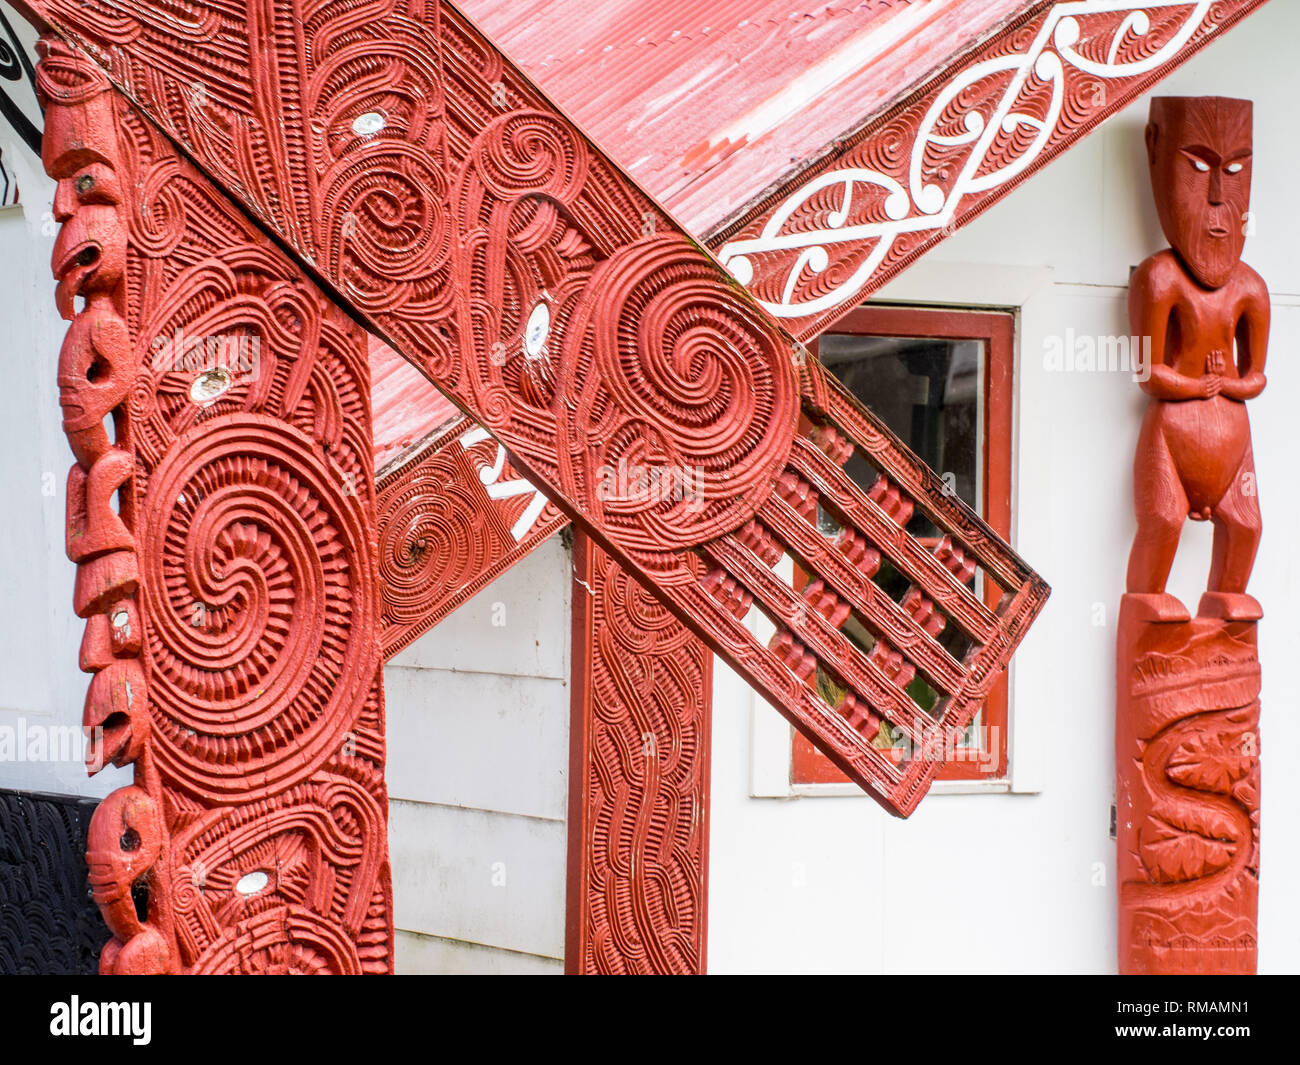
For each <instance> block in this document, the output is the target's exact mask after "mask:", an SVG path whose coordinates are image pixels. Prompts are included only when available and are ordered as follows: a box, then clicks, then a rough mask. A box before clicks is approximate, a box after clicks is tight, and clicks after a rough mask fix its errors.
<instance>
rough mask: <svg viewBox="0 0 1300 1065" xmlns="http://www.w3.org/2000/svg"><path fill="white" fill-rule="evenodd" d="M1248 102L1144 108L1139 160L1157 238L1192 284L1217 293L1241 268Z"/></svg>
mask: <svg viewBox="0 0 1300 1065" xmlns="http://www.w3.org/2000/svg"><path fill="white" fill-rule="evenodd" d="M1251 110H1252V109H1251V102H1250V101H1249V100H1230V99H1225V98H1223V97H1218V96H1202V97H1197V96H1158V97H1156V98H1154V99H1153V100H1152V101H1151V121H1150V124H1149V125H1148V126H1147V131H1146V139H1147V158H1148V160H1149V161H1150V164H1151V185H1152V188H1153V190H1154V191H1155V198H1156V211H1157V212H1158V214H1159V215H1160V227H1161V229H1163V230H1164V232H1165V237H1166V239H1167V240H1168V241H1169V243H1170V244H1171V245H1172V246H1173V249H1174V251H1176V252H1177V253H1178V256H1179V258H1181V259H1182V261H1183V263H1184V265H1186V267H1187V269H1188V270H1190V271H1191V273H1192V276H1193V277H1195V278H1196V280H1197V281H1199V282H1200V283H1201V284H1202V285H1204V286H1205V287H1206V288H1219V287H1220V286H1222V285H1223V284H1224V283H1225V282H1226V281H1227V280H1228V278H1229V277H1230V276H1231V275H1232V271H1233V270H1234V269H1235V268H1236V266H1237V263H1239V262H1240V261H1241V251H1242V247H1243V246H1244V244H1245V243H1246V227H1247V216H1248V212H1249V210H1250V172H1251V165H1250V164H1251V146H1252V137H1251Z"/></svg>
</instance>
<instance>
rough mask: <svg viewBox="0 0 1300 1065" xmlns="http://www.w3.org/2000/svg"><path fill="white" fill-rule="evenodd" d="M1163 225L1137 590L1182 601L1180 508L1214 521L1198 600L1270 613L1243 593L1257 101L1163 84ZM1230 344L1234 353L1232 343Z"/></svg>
mask: <svg viewBox="0 0 1300 1065" xmlns="http://www.w3.org/2000/svg"><path fill="white" fill-rule="evenodd" d="M1146 141H1147V154H1148V158H1149V161H1150V164H1151V182H1152V186H1153V188H1154V190H1155V200H1156V209H1157V211H1158V213H1159V215H1160V225H1161V228H1162V229H1163V230H1164V232H1165V236H1166V237H1167V238H1168V240H1169V243H1170V244H1171V245H1172V247H1171V248H1167V249H1165V250H1164V251H1161V252H1157V253H1156V254H1155V255H1153V256H1151V257H1150V258H1149V259H1147V260H1146V261H1145V262H1144V263H1142V265H1141V266H1139V267H1138V268H1137V271H1136V272H1135V273H1134V275H1133V278H1132V283H1131V287H1130V290H1129V319H1130V323H1131V325H1132V329H1133V332H1134V334H1135V335H1137V336H1142V337H1150V338H1151V374H1150V377H1149V379H1148V380H1146V381H1145V382H1143V385H1142V388H1143V390H1144V391H1145V392H1146V393H1147V394H1148V395H1149V396H1150V397H1151V399H1150V402H1149V403H1148V405H1147V413H1146V418H1145V420H1144V421H1143V423H1142V432H1141V436H1140V438H1139V440H1138V449H1137V460H1136V463H1135V478H1134V489H1135V499H1136V504H1137V517H1138V531H1137V537H1136V539H1135V540H1134V543H1133V553H1132V555H1131V556H1130V559H1129V567H1128V590H1129V592H1130V593H1138V594H1141V595H1142V596H1144V597H1145V598H1144V602H1145V605H1146V606H1147V608H1148V610H1149V613H1150V614H1151V616H1153V617H1156V618H1160V619H1162V620H1171V621H1172V620H1180V619H1185V618H1186V617H1187V611H1186V610H1185V609H1184V608H1183V606H1182V604H1181V603H1179V602H1178V601H1177V600H1176V599H1175V598H1174V597H1173V596H1170V595H1167V594H1166V593H1165V582H1166V581H1167V580H1168V578H1169V570H1170V567H1172V565H1173V561H1174V553H1175V552H1176V551H1177V549H1178V538H1179V534H1180V533H1181V531H1182V524H1183V519H1184V518H1192V519H1193V520H1197V521H1205V520H1207V519H1208V520H1211V521H1213V522H1214V560H1213V563H1212V566H1211V570H1210V580H1209V586H1208V591H1207V592H1206V595H1205V596H1204V597H1203V598H1202V600H1201V606H1200V611H1199V612H1200V613H1201V614H1204V615H1206V616H1211V617H1221V618H1230V619H1234V620H1249V619H1254V618H1258V617H1260V616H1261V611H1260V608H1259V604H1258V603H1257V602H1256V601H1255V600H1254V599H1253V598H1252V597H1250V596H1249V595H1247V594H1246V583H1247V581H1248V580H1249V578H1250V571H1251V567H1252V566H1253V565H1254V561H1255V550H1256V548H1257V547H1258V546H1259V536H1260V517H1259V497H1258V494H1257V491H1256V485H1255V463H1254V458H1253V456H1252V454H1251V446H1250V422H1249V420H1248V418H1247V414H1246V405H1245V404H1246V400H1248V399H1253V398H1254V397H1255V396H1258V395H1259V394H1260V392H1262V391H1263V390H1264V356H1265V349H1266V348H1267V345H1268V326H1269V303H1268V289H1267V287H1266V286H1265V284H1264V281H1263V279H1262V278H1261V277H1260V276H1259V274H1257V273H1256V272H1255V271H1254V270H1252V269H1251V268H1250V267H1249V266H1247V265H1246V264H1245V263H1243V262H1242V261H1241V251H1242V245H1243V243H1244V241H1245V231H1246V228H1247V224H1246V223H1247V219H1248V217H1249V206H1250V178H1251V104H1250V101H1249V100H1228V99H1222V98H1219V97H1205V98H1188V97H1157V98H1156V99H1154V100H1152V102H1151V121H1150V124H1149V125H1148V126H1147V130H1146ZM1234 349H1235V352H1234Z"/></svg>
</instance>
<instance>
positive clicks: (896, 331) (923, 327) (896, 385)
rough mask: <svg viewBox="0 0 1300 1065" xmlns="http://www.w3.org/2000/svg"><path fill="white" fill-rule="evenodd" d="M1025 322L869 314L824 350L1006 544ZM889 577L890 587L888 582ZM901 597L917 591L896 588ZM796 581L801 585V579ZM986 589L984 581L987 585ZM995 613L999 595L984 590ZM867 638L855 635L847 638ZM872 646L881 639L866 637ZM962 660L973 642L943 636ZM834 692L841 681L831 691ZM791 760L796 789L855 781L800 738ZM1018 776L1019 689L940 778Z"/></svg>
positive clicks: (1001, 685) (934, 537)
mask: <svg viewBox="0 0 1300 1065" xmlns="http://www.w3.org/2000/svg"><path fill="white" fill-rule="evenodd" d="M1014 338H1015V318H1014V316H1013V315H1011V314H1009V313H1003V312H986V311H953V310H932V309H921V308H913V307H901V306H888V305H868V306H865V307H862V308H860V309H858V310H857V311H855V312H853V313H852V314H850V315H848V316H847V317H846V318H844V319H843V320H842V321H840V322H839V323H837V325H836V326H835V331H834V332H833V333H825V334H823V335H822V336H821V338H820V339H819V341H818V342H817V343H816V344H815V345H813V350H814V351H815V353H816V354H817V356H818V357H819V358H820V359H821V361H822V363H823V365H825V367H826V368H827V369H828V370H830V371H831V373H833V374H834V375H835V376H836V377H837V378H839V380H840V381H841V382H842V383H843V384H844V386H845V387H846V388H847V389H848V390H849V391H850V392H852V393H853V395H854V396H855V397H857V399H858V400H859V402H861V403H862V404H863V405H864V406H865V407H867V408H868V409H870V410H871V412H872V413H873V414H875V415H876V416H877V417H878V418H880V419H881V420H882V421H883V422H885V424H886V425H888V426H889V427H890V428H891V429H892V430H893V431H894V432H895V433H897V434H898V436H899V437H900V438H902V440H903V441H904V442H905V443H907V445H908V446H909V447H911V449H912V450H913V451H915V452H916V453H917V454H918V455H919V456H920V457H921V458H922V459H924V460H925V462H926V463H928V464H929V465H930V466H931V467H932V468H933V469H934V470H936V471H937V472H938V473H939V474H940V475H941V476H942V477H943V480H944V483H945V484H946V485H947V486H948V488H949V490H950V491H951V492H952V493H953V494H954V495H956V496H958V497H960V498H961V499H962V500H963V501H964V502H965V503H967V504H968V505H969V506H970V507H972V508H973V509H974V510H975V511H976V512H977V513H978V514H979V515H980V516H981V517H982V518H983V519H984V520H985V521H986V522H988V524H989V525H990V526H991V527H992V528H993V529H994V531H995V532H997V533H998V534H999V535H1000V536H1002V537H1003V538H1004V539H1009V538H1010V530H1011V433H1012V411H1011V396H1012V391H1011V375H1012V365H1013V362H1014ZM845 468H846V469H847V471H848V472H849V473H850V474H851V475H852V476H853V478H854V480H856V481H857V482H858V483H859V484H860V485H862V486H863V488H868V487H870V485H871V482H872V481H873V480H874V479H875V471H874V470H872V469H871V468H870V467H868V466H867V465H866V463H865V462H863V461H862V459H861V458H860V457H857V456H855V457H854V458H853V459H851V460H850V462H849V464H848V465H847V466H846V467H845ZM910 530H911V532H912V533H913V534H915V535H917V536H919V537H921V538H922V539H925V540H930V541H931V542H933V543H937V542H938V531H937V530H936V529H935V528H934V527H933V526H931V525H930V523H929V521H928V520H927V519H926V517H925V516H924V514H922V513H920V509H919V508H918V511H917V514H916V515H915V516H914V517H913V519H912V522H911V525H910ZM882 576H883V579H882ZM882 576H878V577H877V581H878V583H882V584H884V585H885V586H886V588H887V590H891V591H896V593H897V595H899V596H901V595H902V594H903V593H904V592H905V591H906V587H907V585H906V581H904V580H903V578H902V577H900V576H898V575H897V574H893V575H892V576H893V577H895V578H897V581H898V582H901V583H900V586H899V587H898V588H897V589H889V588H888V581H889V579H890V575H889V574H884V575H882ZM795 579H796V583H801V577H800V575H799V574H797V573H796V577H795ZM975 579H976V580H978V579H979V575H977V577H976V578H975ZM975 591H976V594H977V595H983V596H985V597H986V599H988V600H989V601H990V602H991V603H995V602H996V597H997V595H998V592H997V590H996V589H994V588H992V587H990V588H988V589H987V590H985V589H983V588H980V587H979V586H978V585H976V586H975ZM845 631H846V632H849V634H850V635H855V634H854V633H853V632H852V631H850V630H849V629H848V628H846V630H845ZM861 637H862V642H863V643H864V646H865V645H866V644H867V643H868V642H869V641H870V639H871V637H870V635H869V634H867V633H866V632H865V631H864V632H863V633H862V634H861ZM941 641H942V642H944V643H945V644H946V645H947V646H948V649H949V650H950V651H951V652H952V653H953V654H954V655H955V656H956V657H958V658H960V657H961V655H962V654H964V653H965V648H964V644H963V643H962V638H961V635H960V634H959V633H957V632H955V631H947V632H945V633H944V634H943V636H942V637H941ZM823 681H824V682H825V683H833V682H831V681H830V680H829V678H824V679H823V678H819V682H823ZM907 691H908V694H909V695H910V696H911V697H912V698H913V699H914V700H915V701H916V702H917V704H918V705H919V706H921V708H922V709H927V710H928V709H929V708H930V707H931V706H933V705H934V703H935V701H936V700H937V693H936V692H935V691H934V690H933V689H932V688H930V686H929V685H928V684H927V683H926V682H925V681H924V679H922V678H921V677H919V676H918V677H916V678H915V679H914V680H913V681H912V682H911V683H910V684H909V685H908V688H907ZM874 742H875V745H876V746H877V747H879V748H881V749H882V750H887V749H889V748H891V747H893V746H894V745H895V743H896V737H895V736H894V735H892V733H891V730H890V727H889V725H888V724H885V725H884V726H883V727H882V728H881V731H880V733H879V734H878V735H877V737H876V739H875V741H874ZM793 744H794V747H793V750H792V752H791V760H790V767H791V772H790V782H791V784H839V783H845V782H847V778H846V777H845V776H844V775H843V774H842V773H841V772H840V771H839V770H838V769H836V768H835V766H834V765H833V764H832V763H831V762H830V761H829V760H828V759H826V758H825V757H823V756H822V755H821V754H820V753H819V752H818V751H817V750H816V748H814V747H813V746H812V744H811V743H809V742H808V741H807V740H806V739H804V737H803V736H801V735H799V734H798V733H795V734H794V740H793ZM1006 771H1007V679H1006V676H1005V675H1003V676H1002V677H1001V678H1000V679H999V680H998V682H997V684H996V685H995V686H994V688H993V690H992V692H991V693H990V696H989V699H988V702H987V703H986V704H985V706H984V708H983V710H981V712H980V714H979V715H977V717H976V718H975V720H974V721H973V722H972V723H971V726H970V727H969V728H968V729H967V730H966V733H965V736H964V737H963V738H962V741H961V743H960V744H959V745H958V747H957V749H956V750H955V751H954V752H952V753H951V754H950V761H949V762H948V764H947V766H945V768H944V770H943V772H942V773H941V774H940V776H939V779H940V780H996V779H999V778H1001V777H1004V776H1005V775H1006Z"/></svg>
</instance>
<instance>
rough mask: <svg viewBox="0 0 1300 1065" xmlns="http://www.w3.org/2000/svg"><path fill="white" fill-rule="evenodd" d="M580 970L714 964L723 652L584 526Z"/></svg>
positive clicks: (579, 635) (576, 870)
mask: <svg viewBox="0 0 1300 1065" xmlns="http://www.w3.org/2000/svg"><path fill="white" fill-rule="evenodd" d="M573 566H574V581H573V715H572V718H571V720H570V725H569V728H570V733H569V747H570V752H571V753H570V761H569V877H568V899H569V902H568V921H567V928H566V934H565V951H564V965H565V970H566V972H569V973H616V974H621V973H660V974H691V973H703V972H704V964H705V949H706V945H707V929H706V925H707V917H708V882H709V875H708V874H709V754H710V748H709V726H710V721H709V718H710V711H711V703H712V700H711V685H712V679H713V653H712V652H711V651H710V650H709V649H708V648H707V647H706V646H705V645H704V644H703V643H702V642H701V641H700V640H698V639H696V638H695V637H694V636H693V635H691V633H690V631H689V630H688V629H687V628H686V627H685V626H684V625H682V624H681V623H680V622H679V621H678V620H677V619H676V618H674V617H673V616H672V615H671V614H670V613H669V612H668V611H667V610H666V609H664V607H663V606H662V605H661V604H660V603H659V601H658V600H657V599H656V598H655V597H654V596H652V595H650V594H649V593H648V592H647V591H646V590H645V589H644V588H642V587H641V586H640V585H638V584H637V583H636V581H634V580H633V579H632V578H631V577H630V576H628V574H627V572H626V571H624V570H623V569H622V568H621V567H620V566H619V565H618V564H617V563H616V562H615V561H614V560H613V559H612V558H610V556H609V555H607V554H606V553H605V552H604V551H602V550H601V549H600V548H599V547H598V546H596V545H595V544H594V543H592V541H591V540H590V539H589V538H588V537H587V536H586V535H584V534H583V533H581V532H579V533H577V534H576V535H575V537H574V552H573Z"/></svg>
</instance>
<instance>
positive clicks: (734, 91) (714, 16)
mask: <svg viewBox="0 0 1300 1065" xmlns="http://www.w3.org/2000/svg"><path fill="white" fill-rule="evenodd" d="M457 2H458V6H459V7H460V8H461V10H462V11H464V13H465V14H466V15H468V16H469V17H470V18H471V19H473V20H474V21H475V22H476V23H477V24H478V25H479V26H480V27H481V28H482V29H483V30H484V31H486V32H487V33H488V34H490V35H491V36H492V37H493V39H494V40H495V41H496V42H497V44H498V46H499V47H501V48H502V49H503V50H504V51H505V52H506V53H507V54H508V55H509V56H510V57H511V58H512V59H513V60H514V61H515V62H516V63H518V64H519V66H520V67H522V68H523V69H524V70H525V71H526V72H527V73H528V74H529V76H530V77H532V78H533V80H534V81H536V82H537V83H538V84H539V85H540V86H541V87H542V89H543V90H545V91H546V92H547V93H548V94H549V95H550V96H551V98H552V99H553V100H554V101H555V102H556V103H557V104H558V105H559V106H560V107H561V108H563V109H564V110H565V111H566V112H567V113H568V114H569V115H570V116H571V117H572V118H573V119H574V120H575V121H577V122H578V124H579V125H580V126H582V128H583V129H584V130H586V131H587V133H588V134H590V135H591V136H592V137H593V138H594V139H595V141H596V142H597V143H598V144H599V145H600V146H601V148H602V149H604V151H605V152H607V153H608V154H609V155H610V156H611V157H612V158H614V159H615V160H616V161H617V162H619V163H620V164H622V166H623V167H624V168H625V169H626V170H627V171H628V172H629V173H630V174H631V175H632V176H633V177H634V178H635V179H636V180H637V181H639V182H640V183H641V184H642V185H643V186H644V187H645V189H646V190H647V191H648V192H649V193H650V194H651V195H652V196H654V197H655V198H656V199H658V200H659V202H660V203H661V204H663V205H664V206H665V207H666V208H667V209H668V211H669V212H671V213H672V214H673V215H674V216H675V217H676V218H677V220H678V221H679V222H680V223H681V224H682V225H683V226H684V227H685V228H686V229H687V230H688V231H689V232H691V233H693V234H695V235H696V236H700V237H703V236H705V235H706V234H708V233H709V232H710V231H711V230H713V229H715V228H716V227H717V226H718V225H719V224H720V223H721V222H723V221H724V220H725V219H727V218H728V217H729V216H730V215H731V214H733V213H734V212H735V211H737V210H738V209H740V208H741V207H743V206H745V205H746V204H747V203H749V202H751V201H752V200H754V199H755V198H756V197H757V196H758V195H759V194H760V193H761V192H762V191H763V190H764V189H766V188H767V187H768V186H769V185H771V184H772V183H773V182H775V181H778V180H780V179H781V178H782V177H783V176H784V175H786V174H787V173H789V171H790V170H791V169H792V168H794V167H797V166H798V164H799V163H800V162H801V161H802V160H804V159H805V158H807V157H809V156H810V155H813V154H815V153H817V152H819V151H821V150H822V149H823V148H825V147H826V146H827V145H828V144H830V143H831V142H832V141H834V140H835V138H836V137H839V136H841V135H843V134H844V133H846V132H848V131H849V130H850V129H852V128H854V127H856V126H857V125H859V124H861V123H862V122H863V121H864V120H865V119H867V118H868V117H870V116H872V115H874V114H876V113H878V112H879V111H880V110H882V109H883V108H884V107H885V106H886V105H887V104H888V103H889V102H890V101H892V100H894V99H896V98H897V97H898V96H900V95H902V94H904V93H906V92H908V91H910V90H911V89H912V88H914V87H916V86H917V85H918V84H920V83H921V82H922V81H923V80H925V79H926V78H927V77H928V76H929V75H930V74H931V73H933V72H934V71H935V70H936V69H937V68H939V67H940V66H942V65H943V64H944V63H945V62H946V61H947V60H948V59H949V57H951V56H952V55H953V54H954V53H955V52H958V51H961V50H963V49H964V48H965V47H966V46H967V45H968V44H970V43H972V42H973V41H975V40H977V39H978V38H979V37H981V36H983V35H984V34H985V33H986V32H987V31H988V30H990V29H991V28H992V27H994V26H996V25H997V24H999V23H1000V22H1002V21H1004V20H1005V19H1006V18H1008V17H1009V16H1011V15H1013V14H1015V13H1016V12H1019V11H1021V10H1023V9H1024V8H1025V7H1027V6H1029V0H858V2H856V3H855V2H853V0H839V2H832V3H803V4H799V3H793V2H791V0H457ZM371 366H372V373H373V376H374V394H375V447H376V460H377V463H378V465H380V466H382V465H383V464H384V462H386V461H387V460H389V459H391V458H393V457H394V456H395V455H397V454H400V453H401V451H403V450H405V448H406V447H409V446H411V445H413V444H414V443H417V442H418V441H419V440H421V439H423V438H424V437H425V436H426V435H428V433H429V432H431V431H433V430H434V429H435V428H437V426H438V425H441V424H442V423H443V422H445V421H446V420H447V418H448V417H450V416H451V413H452V408H451V405H450V404H449V403H446V401H445V400H442V399H441V397H440V396H439V395H438V393H437V392H435V391H434V390H433V389H432V387H431V386H429V385H428V384H427V383H425V382H424V380H423V378H421V377H419V375H418V374H416V373H415V371H414V370H411V369H410V368H409V367H408V366H407V365H406V364H405V363H403V362H402V361H401V360H400V359H399V358H398V357H397V356H396V355H395V354H393V353H392V352H391V351H390V350H389V349H387V348H386V347H384V346H383V345H380V344H376V345H375V347H374V349H373V351H372V357H371Z"/></svg>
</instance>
